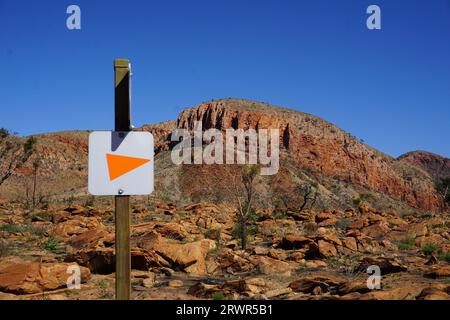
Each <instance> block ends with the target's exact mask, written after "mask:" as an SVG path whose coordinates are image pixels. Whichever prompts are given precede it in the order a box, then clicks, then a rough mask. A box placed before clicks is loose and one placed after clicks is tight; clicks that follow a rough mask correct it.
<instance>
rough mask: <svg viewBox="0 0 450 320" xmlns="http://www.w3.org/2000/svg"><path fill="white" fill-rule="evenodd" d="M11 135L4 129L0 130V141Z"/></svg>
mask: <svg viewBox="0 0 450 320" xmlns="http://www.w3.org/2000/svg"><path fill="white" fill-rule="evenodd" d="M10 135H11V132H10V131H9V130H8V129H6V128H0V139H4V138H6V137H9V136H10Z"/></svg>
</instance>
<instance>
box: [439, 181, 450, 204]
mask: <svg viewBox="0 0 450 320" xmlns="http://www.w3.org/2000/svg"><path fill="white" fill-rule="evenodd" d="M437 190H438V192H439V195H440V196H441V198H442V200H443V201H444V203H446V204H447V205H450V177H447V178H444V179H441V182H440V183H439V184H438V188H437Z"/></svg>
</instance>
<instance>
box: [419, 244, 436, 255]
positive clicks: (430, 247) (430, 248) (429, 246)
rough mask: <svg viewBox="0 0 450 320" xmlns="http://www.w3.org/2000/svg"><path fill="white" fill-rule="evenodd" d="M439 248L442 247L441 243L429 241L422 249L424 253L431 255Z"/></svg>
mask: <svg viewBox="0 0 450 320" xmlns="http://www.w3.org/2000/svg"><path fill="white" fill-rule="evenodd" d="M439 248H440V246H439V245H437V244H434V243H429V244H426V245H424V246H422V248H421V249H420V250H421V251H422V252H423V254H426V255H430V254H432V253H433V252H435V251H437V250H438V249H439Z"/></svg>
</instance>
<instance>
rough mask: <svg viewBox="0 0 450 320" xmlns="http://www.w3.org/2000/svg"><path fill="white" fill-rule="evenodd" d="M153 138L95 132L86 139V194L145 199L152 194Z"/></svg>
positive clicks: (134, 133)
mask: <svg viewBox="0 0 450 320" xmlns="http://www.w3.org/2000/svg"><path fill="white" fill-rule="evenodd" d="M153 154H154V151H153V135H152V134H151V133H149V132H111V131H96V132H92V133H91V134H90V135H89V179H88V180H89V183H88V186H89V187H88V189H89V193H91V194H93V195H96V196H106V195H124V196H125V195H148V194H150V193H152V192H153V161H154V159H153Z"/></svg>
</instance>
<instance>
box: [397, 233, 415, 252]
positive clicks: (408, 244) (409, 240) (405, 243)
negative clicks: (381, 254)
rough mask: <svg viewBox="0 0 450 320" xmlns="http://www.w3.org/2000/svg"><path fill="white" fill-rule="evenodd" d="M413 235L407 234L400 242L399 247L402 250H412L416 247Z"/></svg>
mask: <svg viewBox="0 0 450 320" xmlns="http://www.w3.org/2000/svg"><path fill="white" fill-rule="evenodd" d="M414 240H415V239H414V237H413V236H406V237H405V239H403V240H401V241H400V242H399V243H398V248H399V249H400V250H410V249H413V248H414V247H415V241H414Z"/></svg>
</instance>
